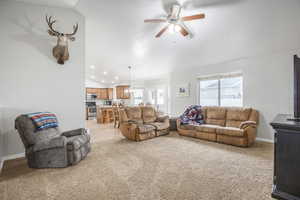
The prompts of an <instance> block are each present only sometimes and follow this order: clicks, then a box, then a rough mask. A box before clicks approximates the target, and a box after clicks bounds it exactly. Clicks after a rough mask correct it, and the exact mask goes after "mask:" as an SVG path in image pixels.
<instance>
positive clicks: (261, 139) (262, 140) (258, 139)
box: [256, 138, 274, 143]
mask: <svg viewBox="0 0 300 200" xmlns="http://www.w3.org/2000/svg"><path fill="white" fill-rule="evenodd" d="M256 140H257V141H261V142H268V143H274V140H270V139H265V138H256Z"/></svg>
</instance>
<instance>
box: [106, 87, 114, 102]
mask: <svg viewBox="0 0 300 200" xmlns="http://www.w3.org/2000/svg"><path fill="white" fill-rule="evenodd" d="M107 93H108V94H107V96H108V99H109V100H112V99H113V98H114V89H113V88H107Z"/></svg>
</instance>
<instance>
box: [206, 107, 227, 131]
mask: <svg viewBox="0 0 300 200" xmlns="http://www.w3.org/2000/svg"><path fill="white" fill-rule="evenodd" d="M203 110H204V112H205V118H204V119H205V122H206V123H207V124H212V125H218V126H225V121H226V108H224V107H217V106H212V107H204V108H203Z"/></svg>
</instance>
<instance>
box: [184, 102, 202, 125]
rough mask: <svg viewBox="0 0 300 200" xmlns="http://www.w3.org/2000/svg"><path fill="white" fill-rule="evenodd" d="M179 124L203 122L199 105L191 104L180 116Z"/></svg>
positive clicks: (198, 123)
mask: <svg viewBox="0 0 300 200" xmlns="http://www.w3.org/2000/svg"><path fill="white" fill-rule="evenodd" d="M180 121H181V124H193V125H200V124H204V120H203V114H202V110H201V106H198V105H191V106H189V107H188V108H187V109H186V110H185V111H184V113H183V114H182V115H181V116H180Z"/></svg>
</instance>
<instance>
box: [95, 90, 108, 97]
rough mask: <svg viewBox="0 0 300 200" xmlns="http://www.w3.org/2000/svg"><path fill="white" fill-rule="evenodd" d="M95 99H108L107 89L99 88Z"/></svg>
mask: <svg viewBox="0 0 300 200" xmlns="http://www.w3.org/2000/svg"><path fill="white" fill-rule="evenodd" d="M97 99H108V92H107V88H99V89H98V95H97Z"/></svg>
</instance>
